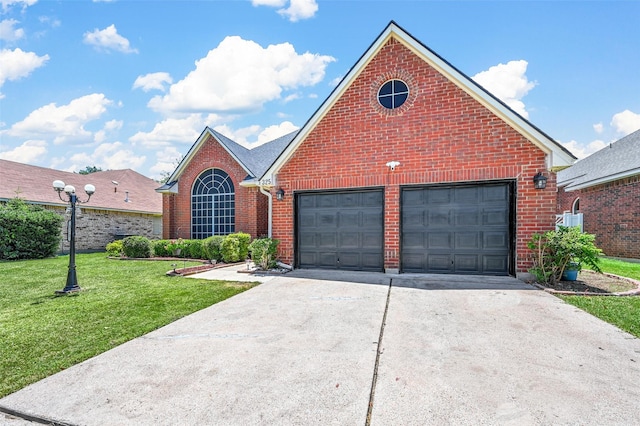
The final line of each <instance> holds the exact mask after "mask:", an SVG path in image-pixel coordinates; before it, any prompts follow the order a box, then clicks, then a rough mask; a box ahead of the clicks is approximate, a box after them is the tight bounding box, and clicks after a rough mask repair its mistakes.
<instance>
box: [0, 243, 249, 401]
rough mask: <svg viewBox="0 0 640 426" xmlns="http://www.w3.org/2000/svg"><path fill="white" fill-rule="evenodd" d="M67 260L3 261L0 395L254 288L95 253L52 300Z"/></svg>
mask: <svg viewBox="0 0 640 426" xmlns="http://www.w3.org/2000/svg"><path fill="white" fill-rule="evenodd" d="M68 262H69V257H68V256H60V257H57V258H52V259H44V260H28V261H15V262H0V269H1V270H2V280H1V283H0V397H2V396H6V395H8V394H9V393H12V392H14V391H17V390H19V389H21V388H23V387H25V386H26V385H28V384H30V383H34V382H36V381H38V380H40V379H42V378H45V377H47V376H50V375H51V374H53V373H56V372H58V371H60V370H64V369H65V368H68V367H70V366H72V365H74V364H77V363H79V362H81V361H84V360H86V359H88V358H91V357H93V356H95V355H97V354H99V353H102V352H105V351H107V350H109V349H111V348H113V347H115V346H118V345H120V344H122V343H124V342H126V341H128V340H131V339H133V338H135V337H138V336H141V335H143V334H146V333H148V332H150V331H152V330H155V329H157V328H159V327H162V326H163V325H166V324H168V323H170V322H173V321H175V320H177V319H179V318H181V317H184V316H186V315H188V314H190V313H193V312H195V311H198V310H200V309H203V308H205V307H207V306H210V305H213V304H215V303H217V302H220V301H222V300H224V299H227V298H229V297H231V296H234V295H236V294H238V293H241V292H243V291H244V290H247V289H249V288H251V287H253V286H254V285H255V284H248V283H241V284H240V283H231V282H223V281H211V280H198V279H192V278H182V277H167V276H166V275H165V273H166V272H167V271H169V270H171V269H172V268H173V267H172V266H171V264H172V262H171V261H121V260H109V259H107V258H106V255H105V253H94V254H80V255H77V256H76V265H77V275H78V284H79V285H80V287H81V288H82V291H81V292H79V293H77V294H75V295H69V296H56V295H55V294H54V292H55V291H56V290H61V289H62V288H64V286H65V283H66V277H67V266H68ZM178 263H179V265H178V266H179V267H182V266H183V262H182V261H180V262H178ZM193 264H194V263H191V264H190V263H189V262H187V263H186V266H189V265H193Z"/></svg>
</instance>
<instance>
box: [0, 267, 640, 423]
mask: <svg viewBox="0 0 640 426" xmlns="http://www.w3.org/2000/svg"><path fill="white" fill-rule="evenodd" d="M639 402H640V340H639V339H635V338H633V337H632V336H630V335H629V334H626V333H623V332H622V331H620V330H618V329H617V328H615V327H613V326H611V325H608V324H606V323H604V322H602V321H600V320H598V319H596V318H594V317H592V316H590V315H588V314H586V313H584V312H582V311H580V310H578V309H576V308H573V307H571V306H570V305H567V304H565V303H563V302H562V301H561V300H559V299H557V298H555V297H553V296H551V295H549V294H547V293H544V292H542V291H539V290H535V289H533V288H532V287H530V286H528V285H526V284H524V283H522V282H520V281H518V280H516V279H513V278H505V277H499V278H490V277H480V278H473V277H459V276H433V275H424V276H416V275H385V274H368V273H334V272H327V271H294V272H291V273H289V274H286V275H284V276H282V277H277V278H274V279H270V280H266V282H263V283H262V284H261V285H259V286H257V287H255V288H253V289H251V290H249V291H246V292H244V293H242V294H240V295H237V296H235V297H233V298H231V299H229V300H226V301H224V302H221V303H219V304H217V305H214V306H212V307H210V308H207V309H204V310H202V311H200V312H197V313H195V314H193V315H190V316H189V317H186V318H183V319H181V320H179V321H176V322H174V323H172V324H170V325H168V326H166V327H163V328H162V329H159V330H157V331H154V332H152V333H150V334H148V335H145V336H143V337H141V338H138V339H135V340H133V341H130V342H128V343H125V344H123V345H121V346H119V347H117V348H115V349H113V350H111V351H109V352H106V353H104V354H102V355H99V356H97V357H95V358H92V359H90V360H88V361H86V362H84V363H81V364H79V365H77V366H74V367H72V368H70V369H68V370H65V371H63V372H61V373H58V374H56V375H54V376H51V377H49V378H47V379H45V380H42V381H40V382H38V383H35V384H34V385H31V386H29V387H27V388H25V389H23V390H21V391H19V392H16V393H14V394H12V395H9V396H7V397H5V398H3V399H0V411H3V412H5V413H7V412H9V413H14V414H19V415H20V416H22V417H23V418H24V417H27V418H31V419H32V420H39V421H50V422H51V421H55V422H58V424H71V425H123V424H135V425H163V424H166V425H178V424H180V425H196V424H198V425H205V424H206V425H243V426H246V425H263V424H264V425H274V424H275V425H309V424H314V425H315V424H317V425H331V424H335V425H367V424H371V425H430V424H435V425H448V424H450V425H467V424H468V425H484V424H486V425H493V424H504V425H551V424H557V425H599V426H600V425H638V424H640V409H639V407H638V403H639ZM3 422H4V423H5V424H9V425H17V424H20V423H26V422H25V421H24V420H20V419H17V418H15V417H11V416H9V415H1V414H0V423H3Z"/></svg>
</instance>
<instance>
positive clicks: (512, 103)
mask: <svg viewBox="0 0 640 426" xmlns="http://www.w3.org/2000/svg"><path fill="white" fill-rule="evenodd" d="M528 65H529V63H528V62H527V61H525V60H519V61H509V62H507V63H506V64H498V65H495V66H493V67H491V68H489V69H488V70H486V71H482V72H479V73H478V74H476V75H474V76H473V77H472V78H473V80H475V81H476V82H477V83H478V84H480V85H481V86H482V87H484V88H485V89H487V90H488V91H489V92H491V93H492V94H493V95H494V96H496V97H497V98H498V99H500V100H501V101H502V102H504V103H505V104H507V105H508V106H509V107H510V108H511V109H513V110H514V111H515V112H517V113H518V114H520V115H522V116H523V117H524V118H529V113H528V112H527V110H526V109H525V105H524V102H522V98H523V97H524V96H525V95H526V94H527V93H529V91H530V90H531V89H533V88H534V87H535V86H536V83H535V82H533V81H529V80H528V79H527V76H526V72H527V66H528Z"/></svg>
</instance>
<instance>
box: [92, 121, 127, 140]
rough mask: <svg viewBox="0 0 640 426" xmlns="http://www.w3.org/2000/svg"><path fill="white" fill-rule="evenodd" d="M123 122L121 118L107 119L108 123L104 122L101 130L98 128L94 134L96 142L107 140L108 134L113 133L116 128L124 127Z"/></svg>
mask: <svg viewBox="0 0 640 426" xmlns="http://www.w3.org/2000/svg"><path fill="white" fill-rule="evenodd" d="M122 124H123V122H122V121H121V120H110V121H107V122H106V123H104V126H103V127H102V129H101V130H98V131H97V132H96V133H95V134H94V135H93V140H94V141H95V142H96V143H99V144H100V143H103V142H104V141H105V140H107V136H108V135H109V134H110V133H112V132H113V131H115V130H120V129H122Z"/></svg>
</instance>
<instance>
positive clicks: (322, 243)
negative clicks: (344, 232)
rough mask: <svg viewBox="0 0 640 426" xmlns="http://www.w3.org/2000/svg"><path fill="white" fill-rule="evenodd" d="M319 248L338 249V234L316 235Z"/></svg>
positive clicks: (322, 233)
mask: <svg viewBox="0 0 640 426" xmlns="http://www.w3.org/2000/svg"><path fill="white" fill-rule="evenodd" d="M316 238H317V241H318V247H320V248H327V247H336V244H337V242H338V234H337V233H336V232H319V233H317V234H316Z"/></svg>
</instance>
